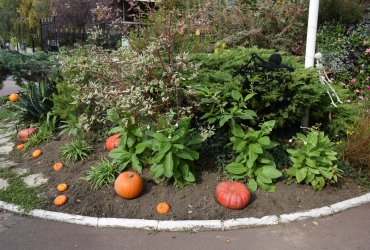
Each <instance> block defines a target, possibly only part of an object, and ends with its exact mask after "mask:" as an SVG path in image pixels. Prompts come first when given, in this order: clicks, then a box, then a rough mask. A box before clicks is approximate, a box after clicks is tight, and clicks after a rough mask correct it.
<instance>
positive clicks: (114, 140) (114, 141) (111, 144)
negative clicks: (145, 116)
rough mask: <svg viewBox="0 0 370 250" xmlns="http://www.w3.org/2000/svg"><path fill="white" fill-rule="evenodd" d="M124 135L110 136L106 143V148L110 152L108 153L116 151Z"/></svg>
mask: <svg viewBox="0 0 370 250" xmlns="http://www.w3.org/2000/svg"><path fill="white" fill-rule="evenodd" d="M121 135H122V134H115V135H112V136H110V137H109V138H108V139H107V141H106V142H105V148H106V149H107V150H108V151H111V150H113V149H115V148H116V147H118V143H119V137H120V136H121Z"/></svg>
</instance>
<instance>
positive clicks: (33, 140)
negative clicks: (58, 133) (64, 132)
mask: <svg viewBox="0 0 370 250" xmlns="http://www.w3.org/2000/svg"><path fill="white" fill-rule="evenodd" d="M55 126H56V116H53V117H52V116H51V115H50V113H49V114H48V115H47V119H46V120H45V121H43V122H42V123H41V125H40V128H39V130H38V132H37V133H35V134H33V135H31V136H30V138H28V141H27V142H26V143H25V147H26V148H33V147H36V146H38V145H40V144H41V143H43V142H50V141H52V140H53V139H54V130H55Z"/></svg>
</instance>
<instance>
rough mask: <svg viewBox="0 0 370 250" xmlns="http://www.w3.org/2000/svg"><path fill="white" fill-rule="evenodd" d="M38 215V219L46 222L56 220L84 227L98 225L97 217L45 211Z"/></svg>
mask: <svg viewBox="0 0 370 250" xmlns="http://www.w3.org/2000/svg"><path fill="white" fill-rule="evenodd" d="M42 211H43V212H42ZM37 215H38V216H37V217H38V218H41V219H46V220H55V221H61V222H67V223H73V224H78V225H84V226H94V227H96V226H97V225H98V218H95V217H88V216H82V215H75V214H66V213H58V212H52V211H45V210H38V211H37Z"/></svg>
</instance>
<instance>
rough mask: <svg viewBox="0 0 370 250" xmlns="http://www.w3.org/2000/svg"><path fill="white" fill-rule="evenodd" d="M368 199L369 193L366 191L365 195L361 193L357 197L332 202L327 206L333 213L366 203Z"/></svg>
mask: <svg viewBox="0 0 370 250" xmlns="http://www.w3.org/2000/svg"><path fill="white" fill-rule="evenodd" d="M369 201H370V193H367V194H365V195H362V196H359V197H356V198H352V199H349V200H345V201H341V202H338V203H335V204H333V205H331V206H329V207H330V208H331V209H332V210H333V213H338V212H341V211H344V210H346V209H348V208H351V207H355V206H359V205H362V204H365V203H368V202H369Z"/></svg>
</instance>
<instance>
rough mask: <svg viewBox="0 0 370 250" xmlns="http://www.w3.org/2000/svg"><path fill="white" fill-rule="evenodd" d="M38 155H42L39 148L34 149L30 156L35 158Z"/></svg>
mask: <svg viewBox="0 0 370 250" xmlns="http://www.w3.org/2000/svg"><path fill="white" fill-rule="evenodd" d="M40 155H42V151H41V150H40V149H36V150H35V151H33V153H32V157H33V158H37V157H39V156H40Z"/></svg>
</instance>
